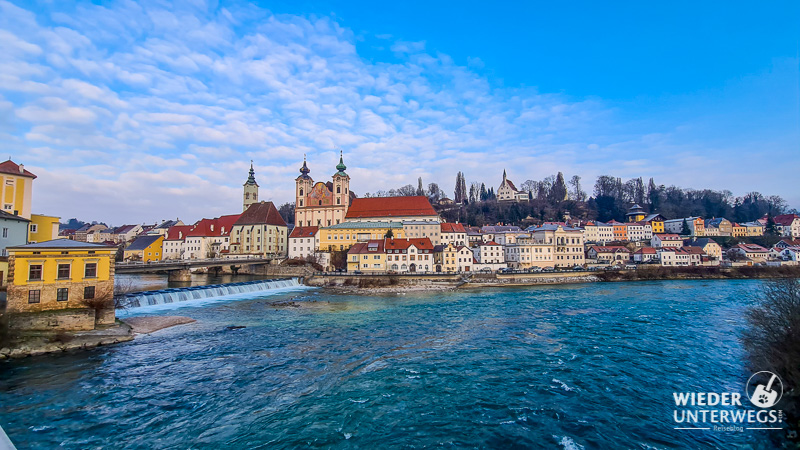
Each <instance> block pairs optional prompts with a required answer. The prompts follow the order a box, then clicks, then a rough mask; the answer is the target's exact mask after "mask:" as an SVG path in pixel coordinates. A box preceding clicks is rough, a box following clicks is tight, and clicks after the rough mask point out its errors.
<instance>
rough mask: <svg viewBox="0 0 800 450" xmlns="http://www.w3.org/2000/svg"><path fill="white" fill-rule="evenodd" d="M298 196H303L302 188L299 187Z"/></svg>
mask: <svg viewBox="0 0 800 450" xmlns="http://www.w3.org/2000/svg"><path fill="white" fill-rule="evenodd" d="M300 196H301V197H302V196H303V188H300Z"/></svg>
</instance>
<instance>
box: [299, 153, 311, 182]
mask: <svg viewBox="0 0 800 450" xmlns="http://www.w3.org/2000/svg"><path fill="white" fill-rule="evenodd" d="M309 172H311V171H310V170H309V169H308V166H307V165H306V155H303V167H301V168H300V174H301V175H300V176H301V177H302V178H308V173H309Z"/></svg>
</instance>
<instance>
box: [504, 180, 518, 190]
mask: <svg viewBox="0 0 800 450" xmlns="http://www.w3.org/2000/svg"><path fill="white" fill-rule="evenodd" d="M506 183H508V186H509V187H510V188H511V189H513V190H515V191H516V190H517V187H516V186H514V183H513V182H512V181H511V180H509V179H508V178H506Z"/></svg>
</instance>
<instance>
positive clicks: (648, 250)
mask: <svg viewBox="0 0 800 450" xmlns="http://www.w3.org/2000/svg"><path fill="white" fill-rule="evenodd" d="M633 253H635V254H639V255H655V254H656V249H654V248H653V247H642V248H640V249H639V250H636V251H635V252H633Z"/></svg>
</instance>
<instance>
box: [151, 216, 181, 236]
mask: <svg viewBox="0 0 800 450" xmlns="http://www.w3.org/2000/svg"><path fill="white" fill-rule="evenodd" d="M180 225H185V224H184V223H183V221H182V220H180V219H175V220H165V221H163V222H161V223H160V224H159V225H157V226H155V227H153V229H152V230H150V231H149V233H151V234H160V235H162V236H166V235H167V232H168V231H169V229H170V228H172V227H176V226H180Z"/></svg>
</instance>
